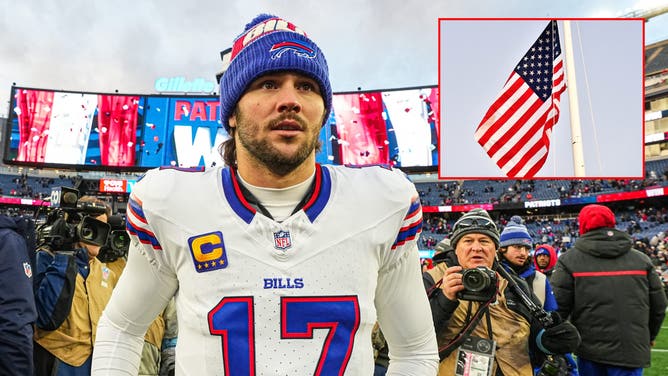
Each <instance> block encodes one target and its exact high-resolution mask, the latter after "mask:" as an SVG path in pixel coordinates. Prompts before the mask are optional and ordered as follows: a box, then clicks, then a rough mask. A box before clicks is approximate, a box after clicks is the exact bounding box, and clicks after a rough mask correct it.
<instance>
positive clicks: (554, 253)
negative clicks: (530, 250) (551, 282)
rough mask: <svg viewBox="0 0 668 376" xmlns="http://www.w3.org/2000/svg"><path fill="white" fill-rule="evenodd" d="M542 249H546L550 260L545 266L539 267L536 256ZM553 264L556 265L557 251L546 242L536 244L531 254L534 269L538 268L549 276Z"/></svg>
mask: <svg viewBox="0 0 668 376" xmlns="http://www.w3.org/2000/svg"><path fill="white" fill-rule="evenodd" d="M542 250H545V251H547V253H548V255H549V256H550V262H549V263H548V264H547V267H546V268H541V267H540V266H538V264H537V263H536V256H537V255H538V254H539V253H542V252H543V251H542ZM555 265H557V251H556V250H555V249H554V248H553V247H552V246H550V245H548V244H541V245H539V246H537V247H536V251H535V252H534V256H533V267H534V268H536V270H538V271H539V272H541V273H543V274H545V275H546V276H548V277H551V276H552V271H553V269H554V266H555Z"/></svg>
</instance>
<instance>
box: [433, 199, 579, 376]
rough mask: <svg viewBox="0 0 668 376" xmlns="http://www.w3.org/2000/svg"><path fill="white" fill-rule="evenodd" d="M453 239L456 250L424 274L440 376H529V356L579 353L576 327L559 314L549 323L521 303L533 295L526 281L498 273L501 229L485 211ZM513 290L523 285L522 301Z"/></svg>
mask: <svg viewBox="0 0 668 376" xmlns="http://www.w3.org/2000/svg"><path fill="white" fill-rule="evenodd" d="M450 240H451V245H452V246H453V247H454V252H453V251H449V252H446V253H448V254H449V255H448V256H445V257H441V258H439V261H441V262H439V263H438V264H437V265H436V266H435V267H434V268H433V269H430V270H429V271H428V272H426V273H424V274H423V279H424V284H425V287H426V289H427V293H428V294H429V297H430V304H431V309H432V317H433V320H434V327H435V330H436V335H437V339H438V342H439V355H440V356H441V363H440V366H439V375H463V374H468V372H471V371H470V370H471V368H475V369H476V371H477V372H478V374H484V375H495V376H499V375H504V376H515V375H521V376H530V375H532V374H533V369H532V366H531V360H530V356H529V354H530V352H531V353H533V354H542V353H545V354H553V353H554V354H563V353H567V352H571V351H573V350H574V349H575V348H576V347H577V345H578V344H579V343H580V336H579V334H578V332H577V330H576V329H575V327H573V325H571V324H570V323H569V322H567V321H563V322H561V321H560V320H559V319H558V317H556V316H555V317H554V318H553V319H554V322H552V323H551V324H552V325H549V326H548V325H544V324H543V322H544V320H542V319H543V318H542V317H537V315H535V314H534V312H533V311H532V310H531V309H530V308H529V307H528V305H527V304H524V303H523V302H524V300H523V299H524V298H526V296H527V295H528V296H532V295H531V293H530V292H529V289H528V287H527V286H526V283H525V282H524V281H522V280H521V278H519V277H517V276H513V275H511V274H510V273H508V272H504V273H503V275H506V276H508V277H509V278H511V279H512V280H511V281H509V280H507V279H506V278H504V277H502V276H501V275H499V274H498V273H497V272H495V271H494V270H495V267H496V261H495V260H496V259H495V256H496V250H497V248H498V246H499V231H498V229H497V227H496V224H495V223H494V222H493V221H492V219H491V218H490V217H489V214H488V213H487V211H485V210H483V209H473V210H471V211H469V212H467V213H466V214H464V215H463V216H462V217H461V218H460V219H459V220H458V221H457V222H456V223H455V225H454V227H453V232H452V236H451V237H450ZM465 285H466V286H467V287H465ZM509 286H513V287H516V286H519V288H521V290H522V293H521V294H522V295H520V293H518V292H517V291H516V289H515V288H508V287H509ZM532 304H533V305H535V304H539V303H532Z"/></svg>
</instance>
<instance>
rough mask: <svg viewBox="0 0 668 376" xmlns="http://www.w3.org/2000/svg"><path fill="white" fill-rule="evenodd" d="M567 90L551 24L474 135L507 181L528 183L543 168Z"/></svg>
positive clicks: (518, 66) (554, 27)
mask: <svg viewBox="0 0 668 376" xmlns="http://www.w3.org/2000/svg"><path fill="white" fill-rule="evenodd" d="M565 90H566V83H565V81H564V63H563V61H562V56H561V46H560V44H559V31H558V29H557V21H554V20H553V21H550V22H549V23H548V25H547V27H546V28H545V30H543V32H542V33H541V34H540V36H539V37H538V39H537V40H536V42H534V44H533V45H532V46H531V48H529V50H528V51H527V52H526V54H525V55H524V56H523V57H522V59H521V60H520V62H519V63H517V65H516V66H515V68H514V69H513V72H512V73H511V74H510V78H508V81H506V84H505V85H504V87H503V89H502V90H501V93H500V94H499V96H498V97H497V98H496V100H495V101H494V103H493V104H492V106H491V107H490V108H489V110H487V113H486V114H485V117H484V118H483V119H482V121H481V122H480V125H478V128H477V129H476V131H475V140H476V141H477V142H478V143H479V144H480V145H481V146H482V147H483V149H485V151H486V152H487V154H488V155H489V156H490V158H492V160H493V161H494V162H495V163H496V165H497V166H499V168H501V170H502V171H503V172H504V173H505V174H506V176H508V177H511V178H532V177H533V176H534V175H535V174H536V173H537V172H538V171H539V170H540V169H541V167H543V164H545V160H546V159H547V154H548V151H549V150H550V135H551V134H552V127H553V126H554V125H555V124H556V123H557V121H558V120H559V98H560V97H561V93H563V92H564V91H565Z"/></svg>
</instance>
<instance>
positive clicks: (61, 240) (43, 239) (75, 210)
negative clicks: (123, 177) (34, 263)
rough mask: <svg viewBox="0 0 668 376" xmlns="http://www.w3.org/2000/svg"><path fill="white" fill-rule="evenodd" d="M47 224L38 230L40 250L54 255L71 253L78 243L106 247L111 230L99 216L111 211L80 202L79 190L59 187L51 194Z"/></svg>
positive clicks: (95, 204)
mask: <svg viewBox="0 0 668 376" xmlns="http://www.w3.org/2000/svg"><path fill="white" fill-rule="evenodd" d="M49 210H50V211H49V213H48V214H47V218H46V222H44V223H43V224H41V225H40V226H38V227H37V229H36V230H37V244H38V247H39V248H49V249H51V250H52V251H54V252H57V251H65V250H71V249H72V248H73V245H74V244H75V243H77V242H83V243H87V244H92V245H97V246H103V245H104V244H105V243H106V242H107V237H108V235H109V232H110V231H111V227H110V226H109V225H108V224H107V223H105V222H102V221H100V220H98V219H95V217H97V216H99V215H102V214H105V213H106V211H107V208H106V207H105V206H104V205H102V204H98V203H95V202H80V201H79V191H78V190H76V189H74V188H67V187H57V188H54V189H53V190H52V191H51V206H50V209H49Z"/></svg>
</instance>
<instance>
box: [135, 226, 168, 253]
mask: <svg viewBox="0 0 668 376" xmlns="http://www.w3.org/2000/svg"><path fill="white" fill-rule="evenodd" d="M127 230H128V233H129V234H130V235H134V236H136V237H137V238H138V239H139V241H140V242H141V243H143V244H150V245H151V247H153V249H157V250H161V249H162V246H161V245H160V242H159V241H158V239H157V238H156V237H155V236H154V235H153V234H152V233H150V232H149V231H146V230H144V229H142V228H140V227H136V226H135V225H134V224H132V222H131V221H129V220H128V221H127Z"/></svg>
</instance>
